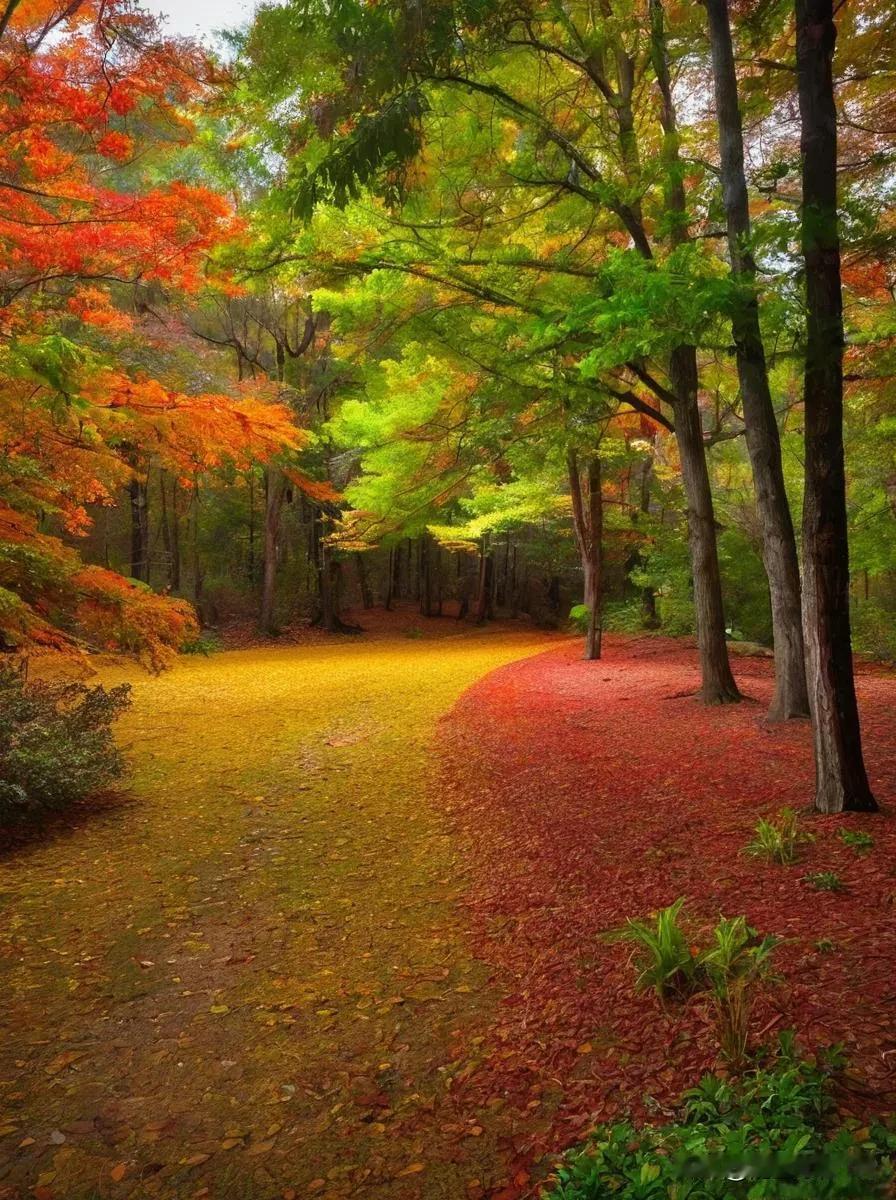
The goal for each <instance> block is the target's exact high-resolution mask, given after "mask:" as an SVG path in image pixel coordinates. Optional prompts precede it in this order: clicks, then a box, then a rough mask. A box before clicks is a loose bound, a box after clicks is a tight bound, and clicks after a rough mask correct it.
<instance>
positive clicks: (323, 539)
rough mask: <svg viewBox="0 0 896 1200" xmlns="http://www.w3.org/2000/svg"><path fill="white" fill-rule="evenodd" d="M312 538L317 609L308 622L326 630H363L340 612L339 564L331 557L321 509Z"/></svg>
mask: <svg viewBox="0 0 896 1200" xmlns="http://www.w3.org/2000/svg"><path fill="white" fill-rule="evenodd" d="M314 541H315V555H314V561H315V565H316V567H317V611H316V612H315V613H314V614H313V616H312V618H311V624H312V625H319V626H320V627H321V628H322V629H325V630H326V631H327V633H362V632H363V630H362V629H361V626H360V625H351V624H349V623H348V622H347V621H343V619H342V616H341V613H340V582H341V575H342V564H341V563H339V562H335V561H334V559H333V549H332V547H331V545H330V543H329V542H328V541H327V519H326V517H325V516H324V514H323V513H322V512H321V513H320V514H319V519H318V520H316V521H315V522H314Z"/></svg>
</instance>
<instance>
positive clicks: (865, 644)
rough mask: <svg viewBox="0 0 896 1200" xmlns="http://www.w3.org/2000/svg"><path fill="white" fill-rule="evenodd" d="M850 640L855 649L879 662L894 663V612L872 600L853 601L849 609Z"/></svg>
mask: <svg viewBox="0 0 896 1200" xmlns="http://www.w3.org/2000/svg"><path fill="white" fill-rule="evenodd" d="M850 620H851V622H852V640H853V645H854V646H855V648H856V650H858V651H859V653H861V654H868V655H870V657H871V658H875V659H877V660H878V661H879V662H885V663H896V621H894V614H893V612H891V611H888V610H887V609H886V608H883V607H882V606H881V605H880V604H878V603H877V602H876V601H874V600H861V601H858V602H856V601H855V600H854V601H853V604H852V606H851V610H850Z"/></svg>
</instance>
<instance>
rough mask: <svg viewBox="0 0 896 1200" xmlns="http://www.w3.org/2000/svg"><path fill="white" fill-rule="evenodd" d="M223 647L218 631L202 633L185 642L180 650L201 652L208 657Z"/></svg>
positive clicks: (189, 652)
mask: <svg viewBox="0 0 896 1200" xmlns="http://www.w3.org/2000/svg"><path fill="white" fill-rule="evenodd" d="M223 648H224V647H223V645H222V643H221V639H220V638H219V637H218V635H217V634H216V633H201V634H200V635H199V636H198V637H195V638H193V639H192V640H191V641H189V642H185V643H184V644H183V646H181V648H180V652H181V654H201V655H202V656H203V658H208V656H209V655H210V654H217V652H218V651H219V650H222V649H223Z"/></svg>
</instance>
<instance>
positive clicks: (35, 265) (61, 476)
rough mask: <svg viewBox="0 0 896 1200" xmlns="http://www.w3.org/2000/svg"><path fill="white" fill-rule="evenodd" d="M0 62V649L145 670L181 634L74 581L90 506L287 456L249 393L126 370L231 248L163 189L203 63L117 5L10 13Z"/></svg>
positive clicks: (99, 584)
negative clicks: (77, 656) (169, 479)
mask: <svg viewBox="0 0 896 1200" xmlns="http://www.w3.org/2000/svg"><path fill="white" fill-rule="evenodd" d="M0 62H2V79H3V82H2V85H0V242H2V248H3V265H2V268H0V377H2V390H0V447H2V449H0V640H2V642H3V643H4V644H5V645H6V646H7V647H15V646H21V645H23V644H30V645H31V646H43V647H54V648H58V647H60V646H61V645H64V644H71V643H72V639H78V640H81V641H84V642H86V644H87V645H89V646H93V647H103V648H113V647H117V648H123V649H126V650H128V651H130V652H132V653H135V654H137V655H138V656H140V657H141V658H143V659H144V660H145V661H146V662H147V663H148V664H150V665H152V666H153V667H159V666H161V665H162V664H163V663H164V661H165V659H166V657H167V655H168V654H169V653H170V651H171V650H172V649H174V648H176V647H177V646H178V645H180V644H181V643H182V642H183V641H184V639H185V638H188V637H189V636H191V635H192V633H193V632H194V630H195V618H194V616H193V614H192V611H191V609H190V606H189V605H187V604H186V603H184V602H182V601H175V600H169V599H167V598H163V597H160V596H156V595H154V594H153V593H152V592H150V591H149V590H148V589H147V588H146V587H145V586H142V585H139V584H135V583H133V582H128V581H127V580H125V579H123V578H122V577H121V576H120V575H117V574H116V573H115V572H113V571H110V570H105V569H101V568H97V567H83V566H82V564H81V562H80V560H79V557H78V555H77V553H76V551H75V550H74V549H72V544H73V543H74V542H75V540H76V539H77V537H78V536H79V535H81V534H83V533H84V532H85V531H86V530H87V529H88V528H89V526H90V523H91V515H90V509H91V507H94V508H96V506H110V505H113V504H115V503H116V502H117V499H118V498H119V496H120V495H121V493H122V489H123V488H125V487H126V486H127V485H128V483H129V482H130V481H131V480H134V479H136V480H142V479H144V478H145V475H146V472H147V470H148V468H149V465H150V463H155V464H159V465H162V466H164V467H165V469H167V470H168V471H170V472H171V473H172V474H173V475H174V476H175V478H177V479H178V480H179V481H180V482H181V484H182V485H183V486H184V487H186V488H190V487H192V486H193V484H194V483H195V481H196V479H197V478H198V476H199V474H200V473H201V472H202V471H208V470H214V469H216V468H220V467H223V466H230V467H235V468H237V469H242V468H246V467H248V466H249V465H251V464H252V463H253V462H259V461H266V460H268V459H270V458H272V457H273V456H275V455H276V454H278V453H279V452H281V451H283V450H289V449H293V450H294V449H297V448H298V447H299V446H300V445H301V444H302V442H303V435H302V434H300V432H299V431H298V430H297V429H296V428H295V426H294V425H293V423H292V418H291V416H290V413H289V412H288V410H287V409H286V408H285V407H283V406H282V405H281V404H279V403H276V402H275V400H274V399H273V398H272V396H271V395H270V394H266V393H265V391H264V388H261V389H258V388H256V389H255V390H254V391H252V392H248V391H245V390H243V391H240V390H238V389H233V390H232V392H231V393H230V394H220V393H216V394H203V393H202V392H201V391H197V390H193V389H192V388H191V389H190V390H189V391H186V390H183V389H182V388H180V387H178V386H176V385H174V386H172V384H170V383H169V382H166V381H165V380H163V379H159V378H154V377H153V375H152V373H151V370H150V369H149V368H148V367H147V366H146V365H144V364H147V363H148V364H149V366H150V367H151V363H152V355H153V352H154V346H153V344H152V341H151V340H149V339H148V337H147V334H146V332H145V330H144V328H143V327H142V324H141V316H142V314H143V313H144V312H145V311H147V310H148V309H150V308H151V307H152V305H153V304H154V303H158V302H163V301H170V300H171V299H172V298H173V297H176V296H177V295H192V294H195V293H197V292H198V291H199V289H201V288H203V287H206V286H210V283H209V275H208V266H209V256H210V254H211V253H212V252H213V251H214V250H215V248H216V247H218V246H220V245H221V244H223V243H224V242H226V241H227V240H228V239H231V238H233V237H235V236H237V235H238V233H239V223H238V221H237V219H236V217H235V215H234V213H233V211H232V209H231V207H230V205H229V203H228V202H227V200H226V199H225V198H224V197H223V196H221V195H219V194H217V193H216V192H214V191H212V190H210V189H209V188H208V187H205V186H196V185H194V184H192V183H186V182H183V181H181V180H179V179H177V178H176V163H175V162H174V156H175V155H176V153H177V152H178V150H179V149H180V148H181V147H182V146H183V145H184V144H186V143H187V142H188V141H189V139H190V137H191V134H192V127H191V121H190V115H189V114H190V107H191V105H193V104H194V103H195V102H196V101H197V100H198V99H199V98H200V96H201V94H202V90H203V88H204V86H205V80H206V77H207V74H208V64H207V62H206V60H205V58H204V55H203V53H201V52H200V51H199V50H198V49H197V48H196V47H194V46H192V45H190V44H189V43H178V42H176V41H172V40H170V39H165V38H163V37H162V36H161V34H160V32H159V29H158V27H157V25H156V23H155V22H154V20H153V19H152V18H150V17H148V16H147V15H146V14H144V13H141V12H139V11H137V10H135V9H134V7H133V6H132V5H131V4H130V3H129V2H128V0H113V3H104V4H101V5H91V4H82V5H74V6H68V7H67V8H61V7H58V6H56V7H54V6H48V5H46V4H41V3H31V2H30V0H26V2H25V3H22V4H20V5H19V6H18V7H16V8H15V9H14V11H13V12H12V16H11V20H10V22H9V25H8V27H7V29H6V31H5V33H4V36H3V40H2V42H0ZM143 160H145V161H146V162H147V163H148V164H149V166H147V167H146V168H144V167H143V166H142V162H143ZM166 175H167V178H166ZM159 177H161V179H162V182H157V181H156V180H157V179H158V178H159ZM110 180H112V181H115V182H114V183H110V182H109V181H110ZM218 282H219V285H220V286H222V287H230V286H231V285H230V284H229V283H228V282H227V281H226V280H219V281H218Z"/></svg>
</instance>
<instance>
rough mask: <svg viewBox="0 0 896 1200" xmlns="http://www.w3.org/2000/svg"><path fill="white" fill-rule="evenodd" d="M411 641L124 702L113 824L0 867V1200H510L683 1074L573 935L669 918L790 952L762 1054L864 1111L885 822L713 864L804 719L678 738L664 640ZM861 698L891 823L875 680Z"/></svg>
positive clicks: (890, 978)
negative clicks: (823, 1073) (798, 1040)
mask: <svg viewBox="0 0 896 1200" xmlns="http://www.w3.org/2000/svg"><path fill="white" fill-rule="evenodd" d="M415 623H416V624H419V625H421V626H424V627H425V628H424V629H423V631H422V636H421V630H420V629H416V628H411V629H410V630H407V629H405V633H404V635H403V634H402V632H401V629H402V626H403V625H407V620H406V619H405V618H399V617H396V618H394V619H393V621H392V624H391V626H390V625H389V623H388V622H387V623H385V624H384V626H383V628H382V629H380V630H378V631H377V630H374V631H373V634H372V635H370V636H368V637H365V638H364V639H345V640H342V641H337V642H335V643H333V642H330V643H327V644H321V643H317V644H309V645H305V646H299V647H287V648H278V649H265V648H253V649H248V650H242V651H236V652H228V653H224V654H219V655H215V656H213V657H211V658H209V659H194V660H187V661H184V662H182V663H181V664H180V665H178V667H177V668H176V669H175V670H174V671H172V672H171V673H170V674H168V675H166V676H163V677H162V678H161V679H150V678H148V677H138V678H137V679H136V681H135V682H136V687H135V706H134V709H133V711H132V712H131V714H130V715H129V716H128V718H127V720H126V727H125V728H124V730H123V735H124V737H125V739H126V740H128V741H130V742H131V743H132V744H133V758H134V762H135V767H136V773H135V777H134V787H133V796H132V799H131V801H130V802H129V803H127V804H125V805H123V806H119V807H114V808H110V809H108V810H107V811H105V812H103V813H101V814H98V815H94V816H93V817H92V818H90V819H89V820H86V821H84V822H82V823H81V824H79V825H72V826H71V827H69V828H66V829H64V830H59V831H57V833H56V834H55V835H54V836H53V837H51V838H50V839H49V840H46V839H45V840H43V841H35V842H33V843H31V844H30V845H27V846H19V847H18V848H16V849H15V850H13V852H11V853H8V854H7V855H6V856H5V857H4V858H3V859H0V893H2V903H3V912H4V917H5V921H4V927H3V931H2V937H0V956H2V957H0V966H2V970H3V980H2V982H3V1006H2V1010H0V1026H2V1029H0V1033H2V1040H0V1200H13V1198H14V1200H26V1198H32V1197H33V1198H34V1200H100V1198H102V1200H105V1198H107V1197H110V1198H114V1197H119V1196H121V1197H134V1198H136V1197H144V1196H146V1197H158V1198H159V1200H181V1198H191V1197H196V1198H197V1200H201V1198H203V1197H209V1198H211V1200H250V1198H251V1200H275V1198H278V1197H279V1198H285V1200H290V1198H296V1197H305V1196H313V1197H323V1198H324V1200H343V1198H344V1197H349V1196H352V1197H353V1196H356V1195H357V1196H359V1197H361V1198H362V1200H363V1197H364V1196H368V1195H369V1196H371V1197H375V1198H377V1200H480V1198H481V1197H483V1196H489V1197H494V1198H495V1200H517V1198H518V1197H522V1196H525V1195H528V1194H531V1193H532V1191H533V1189H534V1188H535V1187H536V1186H537V1180H538V1179H539V1178H540V1176H541V1175H542V1173H543V1171H544V1170H545V1168H546V1165H547V1164H548V1163H549V1162H550V1161H551V1157H552V1155H553V1153H554V1152H555V1151H556V1150H557V1149H560V1148H562V1147H564V1146H565V1145H567V1144H568V1143H569V1142H570V1141H573V1140H575V1139H576V1138H577V1137H578V1136H579V1135H580V1134H581V1132H582V1131H583V1129H585V1128H586V1127H587V1126H588V1125H589V1124H590V1123H592V1122H594V1121H597V1120H601V1119H604V1118H607V1117H612V1116H614V1115H616V1114H618V1113H620V1112H622V1111H632V1112H634V1113H635V1114H638V1113H642V1114H643V1113H649V1112H651V1111H653V1112H655V1111H656V1109H657V1106H659V1107H660V1108H662V1107H663V1106H665V1105H666V1104H667V1103H668V1102H669V1101H671V1100H672V1099H673V1098H674V1097H675V1096H676V1095H677V1094H678V1092H679V1091H680V1090H681V1088H682V1087H683V1086H687V1085H688V1084H689V1083H691V1082H692V1081H693V1080H694V1079H696V1077H697V1076H698V1075H699V1074H700V1072H701V1071H702V1070H703V1069H705V1068H706V1067H709V1066H712V1065H713V1064H714V1060H715V1046H714V1042H713V1037H712V1032H711V1026H710V1022H709V1018H708V1014H707V1012H706V1011H705V1010H704V1009H702V1008H701V1007H700V1005H699V1004H692V1005H691V1007H690V1008H688V1009H687V1010H686V1011H685V1012H684V1013H683V1014H682V1013H670V1014H668V1015H664V1014H662V1013H661V1012H660V1011H659V1009H658V1007H657V1005H656V1003H655V1002H654V1001H653V999H652V998H651V997H635V996H633V994H632V989H631V983H632V971H631V968H630V966H629V964H628V963H627V961H626V951H625V949H624V948H623V947H619V946H611V945H608V944H606V943H605V942H603V941H601V940H600V938H599V934H600V933H601V932H603V931H604V930H606V929H609V928H612V927H614V926H617V925H618V924H620V923H621V922H622V921H623V920H624V918H625V917H627V916H630V915H642V914H644V913H647V912H649V911H650V910H652V909H655V908H658V907H659V906H661V905H664V904H667V903H669V902H670V901H671V900H673V899H674V898H675V897H676V896H678V895H687V896H688V897H690V899H691V905H692V908H693V910H694V911H695V912H696V913H698V914H700V915H702V916H705V917H707V918H714V917H715V916H716V915H717V914H718V912H719V911H720V910H722V911H724V912H726V913H727V914H736V913H740V912H744V913H746V914H747V915H748V917H749V918H750V919H751V920H752V921H753V922H754V923H755V924H756V925H757V926H758V927H759V928H760V929H762V930H764V931H769V932H774V933H778V934H780V935H782V936H784V937H785V938H787V939H788V940H787V943H786V945H785V946H784V947H782V948H781V949H780V950H779V952H778V959H779V965H780V967H781V971H782V975H783V982H782V983H781V985H780V986H778V987H776V988H775V989H774V990H773V991H772V992H771V993H770V994H769V995H768V996H767V997H765V998H764V999H763V1000H762V1002H761V1004H760V1005H759V1007H758V1010H757V1013H756V1028H757V1030H759V1031H761V1032H763V1033H764V1035H765V1036H769V1037H770V1036H772V1035H773V1033H774V1032H775V1031H776V1030H778V1029H781V1028H786V1027H788V1026H796V1027H797V1028H798V1029H799V1030H800V1031H801V1033H802V1035H803V1036H804V1038H805V1040H806V1041H807V1042H808V1044H809V1045H810V1046H816V1045H818V1044H820V1043H830V1042H834V1041H842V1042H844V1043H845V1045H846V1047H847V1049H848V1051H849V1052H850V1053H851V1055H852V1060H853V1067H852V1076H851V1078H850V1079H849V1080H847V1090H846V1091H845V1092H844V1094H843V1096H842V1101H843V1104H844V1106H845V1107H848V1108H849V1109H850V1110H852V1111H859V1112H861V1111H863V1110H865V1109H874V1110H876V1111H888V1110H890V1109H892V1107H893V1105H894V1088H896V1078H894V1067H896V970H894V968H896V907H894V897H896V828H894V822H893V819H892V816H891V815H890V813H889V811H885V812H884V813H883V814H881V815H878V816H875V817H863V818H856V817H852V818H846V819H842V820H838V819H823V820H822V819H818V818H812V817H806V818H805V820H806V823H807V825H808V827H810V828H811V829H812V830H813V832H814V833H815V835H816V841H815V842H814V843H813V844H812V845H811V846H809V847H808V848H807V849H806V851H805V855H804V859H803V861H802V862H801V863H800V864H798V865H797V866H795V867H789V868H787V867H777V866H774V865H771V864H765V863H762V862H757V861H755V860H752V859H748V858H746V857H745V856H744V855H743V853H742V848H743V846H744V845H745V843H746V842H747V841H748V840H749V838H750V836H751V832H752V829H753V826H754V824H755V821H756V818H757V816H758V815H760V814H768V813H773V812H775V811H776V810H777V809H778V808H779V807H781V806H782V805H785V804H790V805H793V806H795V807H799V808H802V807H805V805H806V804H807V803H808V801H809V799H810V789H809V781H810V779H811V762H810V747H809V730H808V727H807V725H806V724H805V723H797V724H794V725H789V726H787V727H781V726H777V727H768V726H767V725H766V724H765V723H764V720H763V713H764V707H763V706H762V705H761V704H758V703H748V704H744V705H740V706H737V707H730V708H723V709H711V710H706V709H704V708H702V707H701V706H700V705H699V704H698V703H697V702H696V701H695V700H694V699H693V698H692V697H691V696H690V695H689V694H688V693H689V692H691V691H692V690H693V689H694V688H695V687H696V683H697V672H696V662H695V655H694V652H693V651H692V650H690V649H687V648H685V647H683V646H682V645H680V644H676V643H673V642H668V641H663V640H661V639H657V638H644V639H640V640H638V639H629V640H622V639H610V644H609V646H608V649H607V656H606V658H605V660H604V661H603V662H600V663H584V662H582V661H581V659H580V658H579V657H578V656H579V653H580V646H579V643H577V642H575V643H572V642H569V641H564V642H562V643H561V644H560V645H559V647H558V646H557V644H556V643H553V646H552V643H551V641H550V640H549V639H547V638H546V637H545V636H544V635H536V634H533V633H529V634H526V633H519V632H516V633H511V632H508V631H506V630H495V631H490V632H475V631H469V630H463V627H459V626H458V625H457V624H456V622H454V621H442V622H431V623H430V622H419V621H417V622H415ZM408 633H410V634H411V635H412V636H407V634H408ZM436 633H437V634H440V635H441V636H438V637H436V636H434V634H436ZM446 635H451V636H446ZM455 635H456V636H455ZM538 651H546V652H544V653H540V654H538V653H537V652H538ZM107 673H109V672H107ZM737 673H738V676H739V679H740V681H741V683H742V685H743V687H744V688H745V690H746V691H747V692H748V693H749V694H750V695H751V696H752V697H754V698H756V699H757V700H762V701H764V700H766V699H767V697H768V694H769V691H770V678H769V663H768V662H767V661H764V660H761V659H742V660H739V661H738V663H737ZM109 674H110V678H116V677H117V676H116V674H115V672H111V673H109ZM477 680H478V682H476V681H477ZM470 685H473V686H470ZM466 688H469V690H467V691H464V689H466ZM461 693H463V695H461ZM860 693H861V697H862V706H863V715H864V721H865V729H866V736H867V751H868V759H869V763H870V766H871V772H872V776H873V780H874V783H875V786H876V788H877V791H878V794H879V796H880V799H881V800H882V801H883V802H884V803H885V804H886V805H887V808H888V810H889V807H890V806H891V805H892V801H893V796H894V792H896V738H894V722H893V715H892V714H893V711H894V702H896V679H894V678H893V677H892V676H886V675H883V674H880V673H874V672H865V673H863V675H862V677H861V680H860ZM458 697H460V699H459V700H458ZM455 701H457V703H456V705H455ZM452 705H454V707H453V708H452ZM449 710H450V711H449ZM440 717H441V718H442V720H441V722H440V720H439V718H440ZM433 766H435V767H436V770H433ZM841 827H848V828H855V829H863V830H866V831H868V832H870V833H871V834H872V835H873V837H874V839H875V845H874V846H873V848H872V849H871V850H870V851H868V853H866V854H858V853H856V851H855V850H853V849H850V848H849V847H847V846H846V845H844V844H843V842H842V841H841V840H840V839H839V837H838V836H837V834H838V830H839V829H840V828H841ZM818 870H834V871H837V872H838V873H839V874H840V875H841V877H842V879H843V881H844V882H845V883H846V885H847V890H846V891H845V892H841V893H819V892H817V891H814V890H813V889H812V888H811V887H810V886H809V885H808V884H807V883H806V882H805V881H804V880H803V876H804V875H805V874H806V873H807V872H808V871H818Z"/></svg>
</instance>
